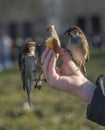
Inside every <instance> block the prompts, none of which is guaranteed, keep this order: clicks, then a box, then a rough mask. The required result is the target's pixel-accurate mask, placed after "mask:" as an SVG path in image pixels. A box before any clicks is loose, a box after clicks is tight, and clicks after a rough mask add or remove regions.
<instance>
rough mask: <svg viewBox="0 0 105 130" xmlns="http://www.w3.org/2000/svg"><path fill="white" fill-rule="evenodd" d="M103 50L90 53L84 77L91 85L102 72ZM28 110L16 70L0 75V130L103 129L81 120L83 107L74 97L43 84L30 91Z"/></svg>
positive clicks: (104, 62) (104, 55) (103, 65)
mask: <svg viewBox="0 0 105 130" xmlns="http://www.w3.org/2000/svg"><path fill="white" fill-rule="evenodd" d="M104 57H105V51H104V50H91V58H90V61H89V62H88V64H87V73H88V75H87V77H88V79H89V80H91V81H92V82H95V80H96V78H97V76H98V75H99V74H101V73H105V60H104ZM31 104H32V106H31V110H26V109H25V106H26V105H27V95H26V92H24V91H23V89H22V83H21V79H20V73H19V69H18V68H17V67H14V68H13V69H12V70H6V71H4V72H1V73H0V130H94V129H95V130H104V127H102V126H99V125H97V124H96V123H93V122H91V121H89V120H87V119H86V118H85V114H86V106H87V104H85V103H84V102H82V101H81V100H79V99H77V98H76V97H74V96H72V95H70V94H68V93H65V92H62V91H58V90H55V89H51V88H49V87H48V85H47V83H44V84H43V88H42V89H41V90H35V89H34V88H32V91H31Z"/></svg>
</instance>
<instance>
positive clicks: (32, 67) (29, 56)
mask: <svg viewBox="0 0 105 130" xmlns="http://www.w3.org/2000/svg"><path fill="white" fill-rule="evenodd" d="M35 49H36V43H35V42H33V41H31V42H28V43H26V44H25V45H24V47H23V50H22V52H21V53H20V55H19V57H18V64H19V68H20V72H21V79H22V83H23V89H24V90H26V91H27V95H28V102H29V105H30V91H31V86H32V83H33V81H35V80H36V71H37V60H36V56H35Z"/></svg>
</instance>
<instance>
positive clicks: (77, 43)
mask: <svg viewBox="0 0 105 130" xmlns="http://www.w3.org/2000/svg"><path fill="white" fill-rule="evenodd" d="M66 33H67V34H68V36H69V41H68V43H67V45H66V49H67V50H68V51H69V52H70V55H71V56H72V58H73V60H74V61H75V62H76V63H77V65H78V66H79V68H80V70H81V71H82V72H83V74H85V75H86V68H85V63H86V62H87V61H88V60H89V56H90V51H89V44H88V41H87V39H86V36H85V34H84V32H83V31H82V30H81V29H80V28H79V27H77V26H72V27H70V28H69V29H68V30H67V31H66V32H65V33H64V34H66Z"/></svg>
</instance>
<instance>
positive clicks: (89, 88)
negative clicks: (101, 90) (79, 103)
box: [78, 78, 96, 104]
mask: <svg viewBox="0 0 105 130" xmlns="http://www.w3.org/2000/svg"><path fill="white" fill-rule="evenodd" d="M95 88H96V87H95V84H93V83H92V82H91V81H89V80H87V79H86V78H85V79H84V82H83V83H82V85H81V87H80V89H79V90H78V96H79V97H80V99H81V100H83V101H84V102H86V103H88V104H89V103H90V102H91V99H92V97H93V94H94V90H95Z"/></svg>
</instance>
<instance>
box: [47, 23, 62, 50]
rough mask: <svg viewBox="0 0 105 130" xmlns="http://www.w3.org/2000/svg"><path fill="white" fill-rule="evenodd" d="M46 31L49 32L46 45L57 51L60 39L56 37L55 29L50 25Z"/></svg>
mask: <svg viewBox="0 0 105 130" xmlns="http://www.w3.org/2000/svg"><path fill="white" fill-rule="evenodd" d="M47 31H49V33H50V37H48V38H47V40H46V41H45V42H46V45H47V46H48V47H49V48H51V49H53V50H54V52H55V53H58V50H59V47H60V46H61V44H60V39H59V37H58V34H57V32H56V30H55V26H54V25H51V26H49V27H48V28H47Z"/></svg>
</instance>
